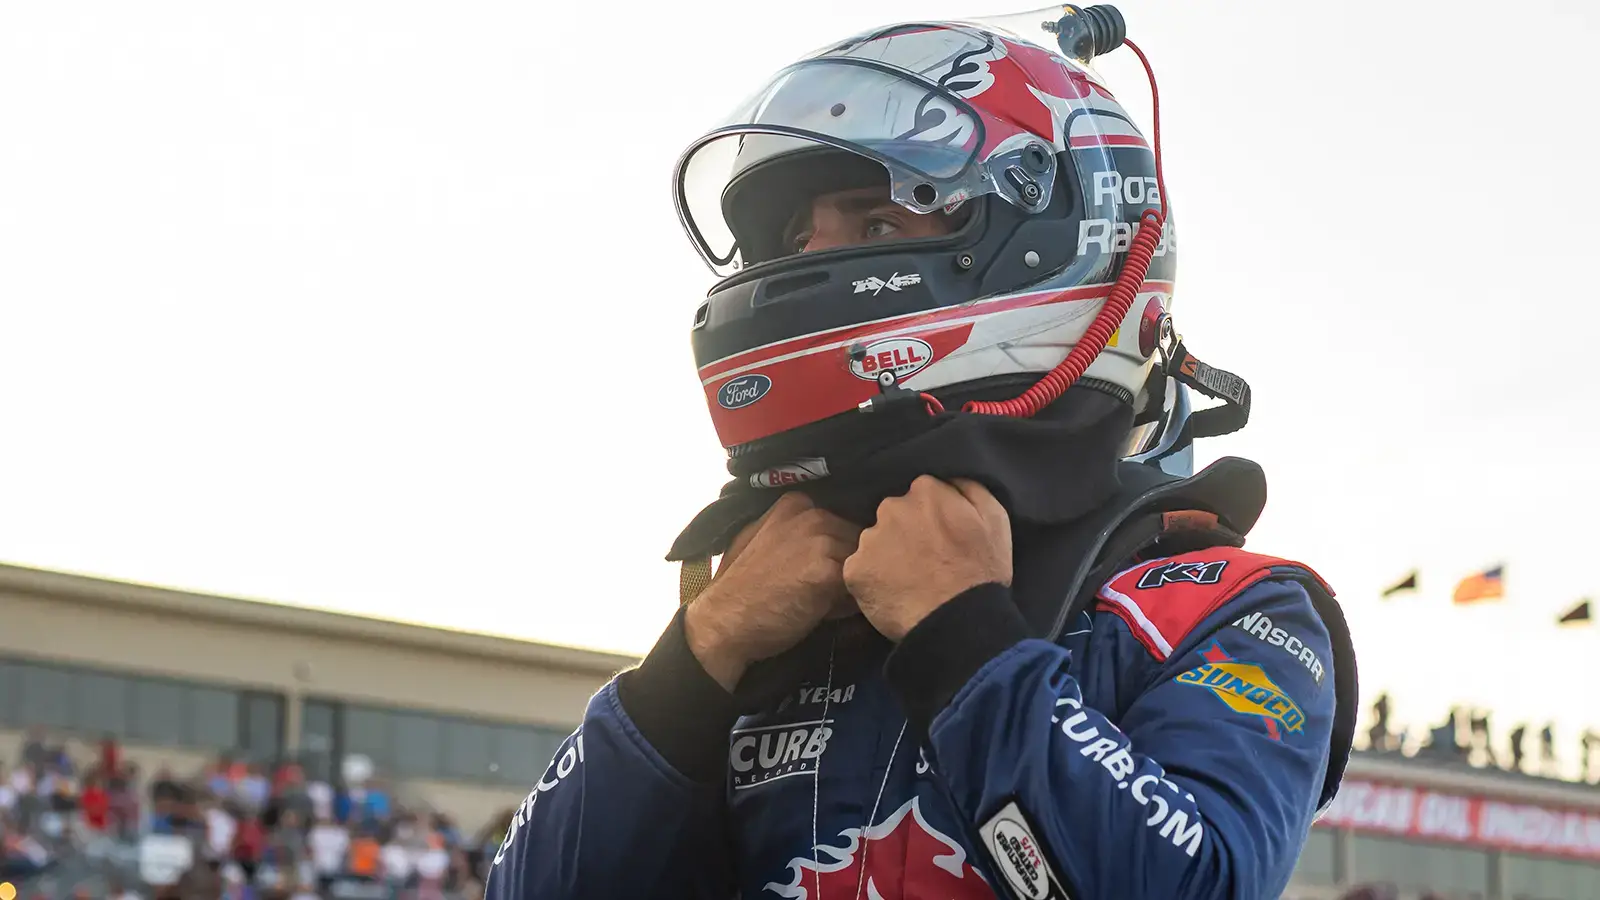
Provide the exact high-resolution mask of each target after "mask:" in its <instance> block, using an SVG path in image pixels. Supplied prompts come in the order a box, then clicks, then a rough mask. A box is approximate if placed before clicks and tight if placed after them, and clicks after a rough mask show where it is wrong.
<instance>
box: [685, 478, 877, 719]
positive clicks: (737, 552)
mask: <svg viewBox="0 0 1600 900" xmlns="http://www.w3.org/2000/svg"><path fill="white" fill-rule="evenodd" d="M860 535H861V529H860V528H859V527H857V526H855V525H853V524H851V523H849V522H846V521H845V520H844V519H841V518H839V517H838V516H836V515H834V514H833V513H830V512H828V511H827V510H823V509H818V508H816V506H815V505H814V504H813V503H812V502H811V498H810V497H807V496H806V495H805V494H803V493H800V492H799V491H790V492H788V493H787V494H784V495H783V496H782V497H779V498H778V501H777V502H776V503H774V504H772V508H771V509H768V510H767V512H766V515H764V516H762V517H761V518H760V519H758V520H757V521H755V522H753V523H751V524H750V525H747V526H745V528H744V530H743V531H741V532H739V534H738V536H737V537H735V538H734V540H733V544H732V545H731V546H730V547H729V548H728V552H727V553H725V554H723V556H722V563H721V565H720V566H718V567H717V574H716V577H714V578H712V579H711V583H710V584H709V585H707V586H706V589H705V590H704V591H702V592H701V594H700V596H698V597H696V598H695V599H694V600H693V601H691V602H690V603H689V609H688V610H687V611H686V612H685V613H684V620H683V624H684V632H685V636H686V637H687V638H688V641H689V650H690V652H692V653H693V654H694V656H695V659H698V660H699V661H700V665H701V666H703V667H704V668H705V670H706V673H707V674H709V675H710V676H711V677H712V678H715V679H716V680H717V683H718V684H720V685H722V686H723V688H725V689H727V690H729V691H732V690H733V689H734V687H735V686H736V685H738V683H739V679H740V678H741V677H743V675H744V672H745V669H747V668H749V666H750V664H751V663H753V662H756V661H757V660H762V659H767V658H769V657H773V656H777V655H778V654H780V653H782V652H783V651H785V650H787V649H789V648H790V647H793V646H794V645H795V644H798V643H800V640H801V639H802V638H804V637H805V636H806V635H808V634H810V633H811V632H812V630H813V629H815V628H816V627H817V624H818V623H819V622H821V621H822V620H823V619H825V618H827V616H828V615H829V613H830V612H832V611H834V610H835V609H836V608H837V607H839V606H840V605H841V604H847V603H849V602H850V595H849V594H848V593H847V592H846V591H845V588H844V561H845V559H846V558H848V557H849V556H850V554H851V553H853V552H855V548H856V539H857V538H858V537H860Z"/></svg>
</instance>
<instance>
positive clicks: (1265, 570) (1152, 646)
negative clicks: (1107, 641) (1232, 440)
mask: <svg viewBox="0 0 1600 900" xmlns="http://www.w3.org/2000/svg"><path fill="white" fill-rule="evenodd" d="M1281 568H1295V569H1300V570H1302V571H1304V572H1307V573H1309V574H1310V575H1311V576H1312V577H1313V578H1315V579H1316V580H1317V582H1318V583H1319V584H1321V585H1322V587H1323V589H1324V590H1326V591H1327V592H1328V593H1329V594H1330V595H1331V594H1332V593H1333V590H1332V588H1329V587H1328V586H1327V583H1326V582H1323V581H1322V578H1321V576H1319V575H1317V573H1316V572H1314V571H1312V570H1311V568H1310V567H1309V566H1306V565H1304V564H1302V563H1297V562H1291V561H1289V560H1286V559H1279V558H1278V557H1275V556H1263V555H1261V554H1259V553H1249V552H1246V551H1244V550H1240V549H1238V548H1235V547H1212V548H1210V549H1208V550H1197V551H1195V552H1193V553H1185V554H1182V555H1179V556H1168V557H1163V558H1161V559H1152V560H1148V561H1146V562H1142V563H1139V564H1138V565H1136V566H1133V567H1132V568H1129V569H1124V570H1123V571H1121V572H1118V573H1117V574H1116V575H1114V576H1112V577H1111V580H1110V581H1108V582H1106V583H1105V585H1104V586H1102V587H1101V588H1100V592H1099V594H1098V595H1097V596H1096V602H1095V609H1096V610H1099V611H1104V612H1110V613H1112V614H1114V615H1116V616H1117V617H1118V618H1120V619H1122V621H1124V622H1126V623H1127V625H1128V630H1129V631H1131V632H1132V633H1133V636H1134V638H1136V639H1137V640H1138V641H1139V643H1141V644H1143V645H1144V647H1145V649H1146V650H1149V651H1150V654H1151V655H1152V656H1154V657H1155V658H1156V659H1158V660H1165V659H1167V658H1168V657H1169V656H1171V655H1172V652H1173V648H1174V647H1177V646H1178V645H1179V644H1181V643H1183V640H1184V638H1186V637H1188V636H1189V632H1191V631H1193V630H1194V629H1195V628H1196V627H1197V626H1198V625H1199V624H1200V623H1201V622H1203V621H1205V620H1206V618H1207V617H1208V616H1210V615H1211V614H1212V613H1214V612H1216V611H1217V610H1218V609H1221V608H1222V606H1223V605H1224V604H1226V603H1227V602H1228V601H1230V600H1232V599H1233V598H1235V597H1237V596H1239V595H1240V594H1241V593H1243V592H1244V591H1245V589H1246V588H1248V587H1250V586H1251V585H1253V584H1255V583H1256V582H1258V581H1260V580H1262V579H1263V578H1266V577H1268V576H1269V575H1271V574H1272V571H1273V570H1274V569H1281Z"/></svg>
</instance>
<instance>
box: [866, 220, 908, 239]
mask: <svg viewBox="0 0 1600 900" xmlns="http://www.w3.org/2000/svg"><path fill="white" fill-rule="evenodd" d="M899 230H900V226H899V225H897V224H896V223H894V222H891V221H889V220H888V219H870V220H868V222H867V237H869V238H881V237H888V236H889V235H891V234H894V233H895V232H897V231H899Z"/></svg>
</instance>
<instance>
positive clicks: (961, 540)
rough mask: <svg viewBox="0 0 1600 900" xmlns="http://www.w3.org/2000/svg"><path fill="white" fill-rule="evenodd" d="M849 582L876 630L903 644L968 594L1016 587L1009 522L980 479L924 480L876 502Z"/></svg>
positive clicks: (847, 570) (850, 562)
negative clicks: (992, 586) (993, 586)
mask: <svg viewBox="0 0 1600 900" xmlns="http://www.w3.org/2000/svg"><path fill="white" fill-rule="evenodd" d="M844 581H845V586H846V587H848V588H849V589H850V593H851V594H852V595H854V596H855V598H856V603H857V604H859V605H860V607H861V611H862V612H863V613H865V614H866V616H867V619H868V620H870V621H871V622H872V625H873V627H875V628H877V629H878V631H879V632H880V633H881V634H883V636H884V637H887V638H889V639H890V640H892V641H899V640H900V639H901V638H903V637H905V636H906V633H907V632H909V631H910V630H911V629H912V628H914V627H916V625H917V623H918V622H921V621H922V620H923V618H925V617H926V616H927V615H928V614H929V613H931V612H933V611H934V610H936V609H938V608H939V607H941V606H943V605H945V604H946V603H948V602H950V601H951V600H953V599H955V598H956V597H957V596H958V595H960V594H961V592H963V591H965V590H967V589H968V588H972V587H977V586H978V585H980V584H987V583H989V582H991V581H994V582H999V583H1000V584H1005V585H1009V584H1011V516H1010V515H1009V514H1007V513H1006V509H1005V507H1004V506H1001V505H1000V501H999V500H996V499H995V498H994V495H993V494H991V493H989V491H988V489H987V488H985V487H984V486H983V485H981V484H978V483H977V482H976V481H969V480H968V479H965V478H957V479H955V480H954V481H950V482H944V481H940V480H939V479H937V478H934V477H933V476H932V475H923V476H921V477H919V478H918V479H917V480H916V481H913V482H912V483H911V489H910V490H909V491H907V492H906V494H905V496H903V497H890V498H889V499H887V500H885V501H883V502H882V503H880V504H878V522H877V524H876V525H873V526H872V527H871V528H868V529H867V530H866V531H863V532H862V533H861V538H860V542H859V546H858V547H857V549H856V552H855V553H854V554H852V555H851V556H850V558H849V559H847V560H845V563H844Z"/></svg>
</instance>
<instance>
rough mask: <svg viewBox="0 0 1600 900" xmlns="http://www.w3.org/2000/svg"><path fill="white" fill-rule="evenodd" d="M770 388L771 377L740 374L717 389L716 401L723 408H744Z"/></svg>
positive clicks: (764, 394)
mask: <svg viewBox="0 0 1600 900" xmlns="http://www.w3.org/2000/svg"><path fill="white" fill-rule="evenodd" d="M770 390H772V379H771V378H768V377H767V376H765V375H741V376H740V377H738V378H735V379H734V380H732V381H730V382H728V383H727V384H725V385H723V386H722V388H721V389H720V390H718V391H717V403H718V405H720V406H721V407H722V408H723V409H744V408H745V407H746V406H749V405H750V404H752V403H754V402H756V401H757V400H760V399H761V398H762V397H765V396H766V395H767V391H770Z"/></svg>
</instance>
